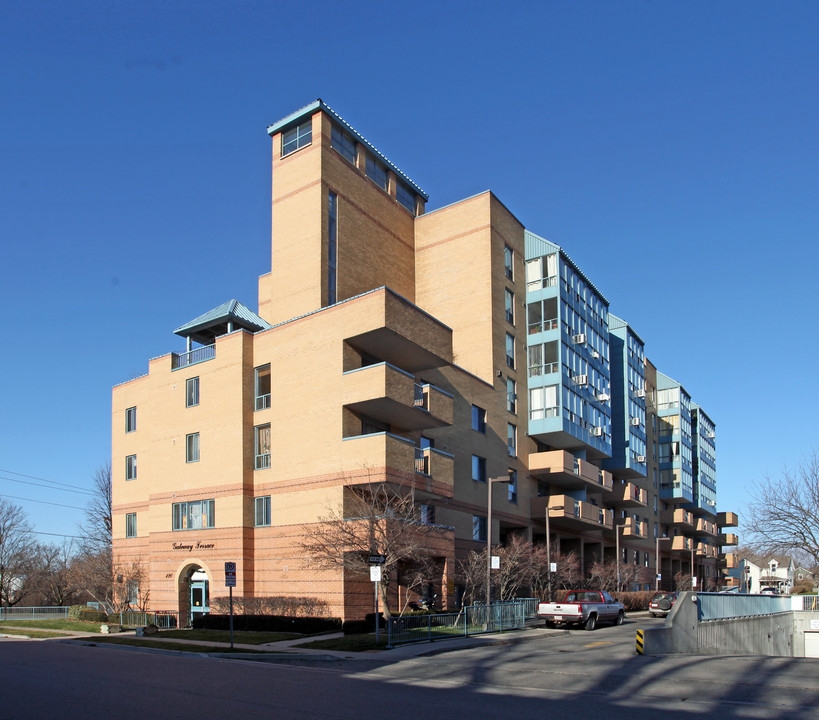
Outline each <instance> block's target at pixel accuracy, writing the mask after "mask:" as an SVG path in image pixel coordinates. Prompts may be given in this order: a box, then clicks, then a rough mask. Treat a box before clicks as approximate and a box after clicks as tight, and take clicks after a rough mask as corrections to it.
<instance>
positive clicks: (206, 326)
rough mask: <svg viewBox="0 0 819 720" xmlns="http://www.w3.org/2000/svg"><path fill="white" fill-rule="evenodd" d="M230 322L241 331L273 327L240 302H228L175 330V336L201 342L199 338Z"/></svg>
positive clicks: (254, 330)
mask: <svg viewBox="0 0 819 720" xmlns="http://www.w3.org/2000/svg"><path fill="white" fill-rule="evenodd" d="M228 322H230V323H233V324H234V325H236V326H237V328H239V329H242V330H249V331H250V332H259V331H260V330H268V329H269V328H270V327H272V326H271V325H270V323H268V322H267V321H266V320H262V318H260V317H259V316H258V315H257V314H256V313H255V312H253V311H252V310H251V309H250V308H248V307H247V306H245V305H242V303H240V302H239V301H238V300H228V301H227V302H226V303H222V304H221V305H219V307H215V308H214V309H213V310H210V311H208V312H206V313H204V314H203V315H200V316H199V317H198V318H196V319H194V320H191V321H190V322H188V323H185V324H184V325H182V326H181V327H178V328H177V329H176V330H174V334H175V335H180V336H182V337H191V338H193V339H194V340H197V342H199V340H198V339H197V336H201V335H202V334H210V333H208V331H209V330H210V331H212V332H215V331H216V330H215V329H216V328H219V327H220V326H222V325H227V323H228ZM220 334H222V333H220Z"/></svg>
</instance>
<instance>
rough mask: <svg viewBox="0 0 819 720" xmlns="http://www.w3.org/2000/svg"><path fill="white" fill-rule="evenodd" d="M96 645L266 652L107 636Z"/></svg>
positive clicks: (184, 650)
mask: <svg viewBox="0 0 819 720" xmlns="http://www.w3.org/2000/svg"><path fill="white" fill-rule="evenodd" d="M93 642H94V644H95V645H103V644H105V645H130V646H132V647H143V648H156V649H159V650H174V651H176V652H192V653H211V652H214V653H216V652H218V653H260V654H261V653H264V652H265V651H264V650H244V649H239V648H233V650H231V649H230V648H229V647H220V646H216V645H207V644H202V645H186V644H184V643H175V642H163V641H162V640H153V639H152V638H135V637H117V636H116V635H114V636H110V635H108V636H106V637H104V638H103V637H101V638H94V641H93Z"/></svg>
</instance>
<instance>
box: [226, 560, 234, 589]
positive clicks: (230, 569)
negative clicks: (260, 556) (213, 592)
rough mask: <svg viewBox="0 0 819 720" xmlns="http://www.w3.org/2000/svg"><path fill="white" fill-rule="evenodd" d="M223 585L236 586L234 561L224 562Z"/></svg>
mask: <svg viewBox="0 0 819 720" xmlns="http://www.w3.org/2000/svg"><path fill="white" fill-rule="evenodd" d="M225 587H229V588H235V587H236V563H235V562H226V563H225Z"/></svg>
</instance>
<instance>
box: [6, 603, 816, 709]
mask: <svg viewBox="0 0 819 720" xmlns="http://www.w3.org/2000/svg"><path fill="white" fill-rule="evenodd" d="M661 622H662V620H651V619H645V620H643V619H642V618H641V619H640V620H639V621H638V622H627V623H626V624H625V625H623V626H622V627H619V628H615V627H602V628H599V629H597V630H595V631H594V632H585V631H582V630H577V631H571V632H568V633H566V632H555V631H543V632H542V633H536V634H535V637H533V638H530V639H529V640H527V641H525V642H510V643H508V644H503V645H492V646H482V647H474V648H470V649H463V650H457V651H450V652H444V653H440V654H434V655H430V656H415V657H408V658H405V659H399V657H398V655H397V654H395V653H390V652H385V653H379V654H372V655H370V654H368V655H365V656H362V657H357V658H356V659H352V660H345V659H333V660H317V659H310V658H305V659H304V660H303V661H302V663H303V664H295V665H293V664H271V663H259V662H251V661H244V660H224V659H215V658H205V657H198V656H190V655H185V654H181V655H168V654H162V653H153V652H142V651H134V650H127V649H117V648H112V647H101V646H97V647H91V646H83V645H77V644H68V643H65V642H61V641H54V640H50V641H20V640H0V720H10V719H12V718H14V719H17V720H40V719H41V718H42V719H44V720H45V719H46V718H47V719H48V720H52V719H53V718H57V719H58V720H75V719H76V720H94V719H95V718H100V719H102V718H105V720H111V718H117V720H127V719H128V718H140V719H141V720H145V719H150V720H154V719H157V720H161V719H164V718H174V720H180V719H182V718H197V719H199V720H207V719H209V718H250V719H253V718H265V720H270V719H271V718H276V719H278V718H310V719H311V720H324V719H325V718H362V719H368V718H384V717H398V718H401V720H403V719H404V718H411V719H413V720H415V719H416V718H417V720H433V719H435V718H447V719H450V720H451V719H453V718H454V719H455V720H461V719H464V720H465V719H466V718H514V720H523V719H526V718H533V719H534V718H536V719H537V720H546V719H548V720H563V719H564V718H565V719H568V718H571V719H572V720H578V718H581V719H582V720H585V719H591V718H594V719H595V720H598V719H602V720H609V719H612V720H618V719H620V718H623V719H626V718H628V719H629V720H642V719H644V718H645V719H649V718H651V719H652V720H654V719H656V718H661V719H663V720H664V719H666V718H700V717H707V718H721V719H729V718H768V719H775V718H788V719H791V718H793V719H796V718H819V709H817V705H819V684H817V676H818V675H819V660H811V659H801V658H797V659H789V658H746V657H742V658H733V657H704V656H692V655H680V656H667V657H662V658H647V657H641V656H638V655H636V654H635V652H634V634H635V630H636V629H637V628H638V627H650V626H652V625H656V624H659V623H661ZM512 638H513V634H509V635H508V637H507V638H505V639H506V640H511V639H512ZM427 649H428V650H432V651H433V652H437V651H438V650H440V647H438V646H436V645H427V646H426V647H425V649H424V651H426V650H427Z"/></svg>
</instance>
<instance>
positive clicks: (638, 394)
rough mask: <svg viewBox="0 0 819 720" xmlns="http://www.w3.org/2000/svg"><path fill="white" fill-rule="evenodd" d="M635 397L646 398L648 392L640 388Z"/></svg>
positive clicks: (635, 392)
mask: <svg viewBox="0 0 819 720" xmlns="http://www.w3.org/2000/svg"><path fill="white" fill-rule="evenodd" d="M634 395H635V397H639V398H644V397H645V396H646V391H645V390H643V389H642V388H640V389H639V390H635V391H634Z"/></svg>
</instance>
